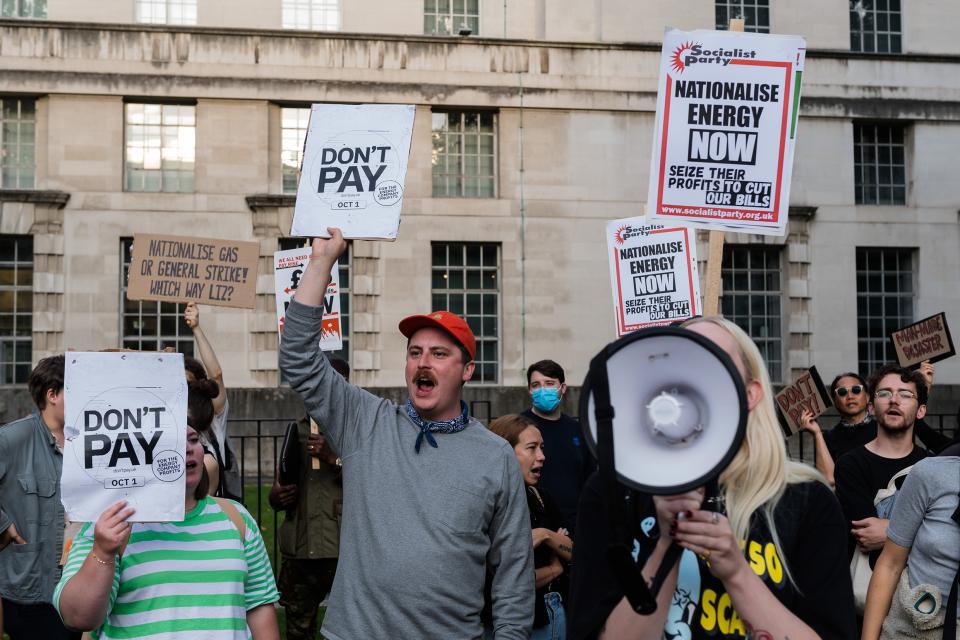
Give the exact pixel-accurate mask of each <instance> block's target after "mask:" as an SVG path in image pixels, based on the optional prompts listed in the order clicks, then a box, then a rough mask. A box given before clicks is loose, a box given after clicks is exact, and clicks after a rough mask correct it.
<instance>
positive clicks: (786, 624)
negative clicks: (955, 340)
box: [0, 229, 960, 640]
mask: <svg viewBox="0 0 960 640" xmlns="http://www.w3.org/2000/svg"><path fill="white" fill-rule="evenodd" d="M330 232H331V237H330V238H328V239H317V240H315V241H314V243H313V249H312V251H313V253H312V255H311V260H310V262H309V265H308V267H307V268H306V270H305V272H304V274H303V276H302V278H301V281H300V283H299V286H298V289H297V291H296V294H295V296H294V298H293V300H292V301H291V303H290V306H289V308H288V310H287V313H286V318H285V324H284V334H283V340H282V343H281V353H280V367H281V371H282V374H283V377H284V379H285V380H286V381H288V382H289V384H290V386H291V387H292V388H293V389H294V390H295V391H296V392H297V393H298V394H299V396H300V398H301V399H302V400H303V403H304V406H305V408H306V413H305V415H304V416H303V417H302V418H301V419H300V420H298V421H297V424H296V425H295V426H294V427H293V429H292V431H291V432H292V433H295V434H297V435H296V438H297V440H298V442H299V444H300V446H299V447H298V448H294V449H293V451H295V453H294V454H292V455H295V456H297V460H296V463H297V464H294V465H293V468H294V469H296V473H295V475H294V477H292V478H291V477H288V476H282V475H281V474H280V473H279V472H278V474H277V475H276V477H275V479H274V483H273V487H272V489H271V491H270V495H269V501H270V504H271V505H272V506H273V508H274V509H276V510H278V511H283V512H284V514H285V515H284V518H283V522H282V524H281V525H280V527H279V529H278V532H277V533H278V540H279V547H280V552H281V558H280V566H279V580H278V581H275V580H274V570H273V567H271V564H270V561H269V559H268V554H267V552H266V549H265V546H264V542H263V539H262V537H261V532H260V528H259V527H258V525H257V523H256V522H255V520H254V519H253V518H252V517H251V516H250V514H249V513H248V512H247V511H246V510H245V509H244V508H243V506H242V505H240V504H239V503H238V502H237V501H236V500H238V499H239V498H240V497H241V495H242V478H241V477H240V474H239V464H238V460H237V456H236V455H235V452H234V451H233V450H232V448H231V447H230V438H229V434H228V431H227V414H228V410H229V404H228V402H227V393H226V387H225V385H224V381H223V372H222V369H221V367H220V365H219V362H218V360H217V357H216V355H215V353H214V350H213V348H212V346H211V344H210V342H209V340H208V339H207V337H206V335H205V334H204V332H203V330H202V329H201V326H200V316H199V311H198V309H197V308H196V307H195V306H193V305H189V306H188V308H187V310H186V314H185V320H186V323H187V325H188V326H189V327H190V328H191V329H192V331H193V333H194V337H195V344H196V348H197V353H198V356H199V359H197V360H194V359H193V358H186V359H185V375H186V377H187V380H188V389H189V394H188V412H187V450H186V491H185V494H184V509H185V514H186V515H185V517H184V519H183V520H182V521H178V522H159V523H141V522H136V523H131V522H130V521H129V518H130V517H131V515H132V514H133V507H132V506H130V505H127V504H126V503H124V502H122V501H121V502H118V503H116V504H114V505H113V506H112V507H110V508H109V509H107V510H106V511H104V513H103V514H102V515H101V516H100V517H99V519H98V520H97V521H96V522H88V523H70V522H67V520H66V516H65V512H64V509H63V505H62V504H61V502H60V490H59V482H60V472H61V467H62V452H63V447H64V441H63V438H64V435H63V434H64V422H65V418H64V392H63V372H64V358H63V356H53V357H50V358H46V359H44V360H41V361H40V362H39V363H38V364H37V366H36V368H35V369H34V370H33V372H32V374H31V376H30V379H29V383H28V387H29V391H30V394H31V397H32V399H33V402H34V404H35V406H36V411H35V412H33V413H32V414H31V415H30V416H28V417H26V418H23V419H21V420H18V421H15V422H12V423H10V424H7V425H5V426H3V427H0V596H2V600H0V604H2V609H0V637H2V633H3V632H4V631H5V632H6V633H7V634H8V635H9V637H10V639H11V640H20V639H23V638H38V637H39V638H50V639H56V638H80V637H81V633H83V632H90V633H91V634H92V637H93V638H132V637H150V638H168V637H169V638H173V637H207V638H217V639H220V638H223V639H227V638H229V639H240V638H254V639H255V640H273V639H275V638H279V637H280V628H279V625H278V622H277V615H276V607H277V606H282V607H283V608H284V614H285V616H284V617H285V625H286V637H287V638H290V639H292V640H296V639H302V638H303V639H305V638H309V639H312V638H314V637H315V636H316V633H317V627H318V624H319V623H318V616H319V612H320V607H321V604H322V603H323V602H324V600H326V602H327V606H326V612H325V615H324V616H323V622H322V629H321V633H322V634H323V635H324V637H326V638H328V639H330V640H348V639H355V638H416V639H419V638H473V639H478V638H494V639H496V640H510V639H514V638H536V639H538V640H539V639H547V638H548V639H563V638H571V639H574V640H579V639H586V638H607V639H617V640H619V639H630V638H650V639H660V638H667V639H671V640H672V639H683V640H700V639H706V638H754V639H761V638H769V639H776V640H781V639H784V640H785V639H786V638H790V639H792V640H800V639H807V638H811V639H812V638H821V639H824V640H833V639H836V640H848V639H853V638H862V640H876V639H879V638H883V639H893V638H924V639H926V638H931V639H932V638H936V639H937V640H939V639H940V638H950V639H951V640H952V639H954V638H957V637H960V636H957V635H956V633H957V632H956V617H957V607H956V599H957V589H958V587H957V584H958V578H960V443H957V442H956V441H954V442H951V441H950V439H949V438H947V437H946V436H945V435H943V433H940V432H938V431H936V430H934V429H933V428H931V427H930V426H929V425H927V424H926V423H925V422H924V416H925V415H926V407H927V402H928V398H929V395H930V393H931V392H932V389H933V383H934V368H933V366H932V365H930V364H929V363H924V364H923V365H922V366H921V367H920V368H919V370H912V369H906V368H902V367H900V366H897V365H892V364H891V365H886V366H883V367H881V368H879V369H878V370H877V371H875V372H873V373H872V374H871V375H870V376H869V378H868V379H865V378H864V377H862V376H861V375H859V374H856V373H849V372H847V373H842V374H840V375H838V376H836V378H835V379H834V380H833V382H832V384H831V385H830V389H829V393H830V396H831V399H832V401H833V404H834V407H835V408H836V410H837V412H838V413H839V416H840V420H839V422H838V423H837V424H836V425H834V426H833V427H832V428H830V429H822V428H821V427H820V425H819V424H818V422H817V420H816V419H815V417H814V416H813V415H812V414H809V413H807V414H805V415H804V416H803V418H802V427H803V429H804V430H806V431H807V432H809V434H811V435H812V438H813V441H814V447H815V466H810V465H807V464H804V463H801V462H797V461H793V460H791V459H790V458H789V457H788V454H787V446H786V441H785V439H784V437H783V431H782V429H781V426H780V423H779V421H778V417H777V413H776V408H775V404H774V393H773V388H772V385H771V382H770V379H769V376H768V373H767V367H766V364H765V363H764V361H763V359H762V356H761V355H760V352H759V350H758V349H757V347H756V345H755V344H754V343H753V342H752V341H751V340H750V338H749V337H748V336H747V335H746V334H745V333H744V332H743V331H742V330H741V329H740V328H739V327H737V326H736V325H734V324H733V323H731V322H729V321H726V320H724V319H722V318H718V317H709V318H694V319H692V320H688V321H686V322H684V323H683V325H682V326H683V329H685V330H686V331H689V332H692V333H695V334H699V336H701V338H702V339H706V340H708V341H710V342H711V343H713V344H714V345H715V346H716V347H718V348H719V349H720V350H721V351H722V352H723V353H725V354H726V356H727V357H728V358H729V360H730V361H731V363H732V365H733V367H734V368H735V370H736V372H737V374H738V377H739V378H740V380H741V382H742V387H743V389H744V391H745V402H746V410H747V416H746V429H745V434H744V438H743V441H742V443H741V444H739V448H738V449H736V451H735V454H733V453H732V455H733V457H732V459H731V461H730V462H729V464H727V465H726V467H725V468H724V469H723V470H722V472H721V473H720V475H719V477H718V478H717V480H716V488H715V489H716V492H717V495H716V496H715V498H716V500H715V502H717V503H719V505H721V507H720V508H719V509H717V508H708V505H707V504H706V503H705V489H704V487H698V488H695V489H693V490H690V491H686V492H684V493H681V494H678V495H650V494H648V493H644V492H641V491H637V490H635V489H633V488H630V487H628V486H623V485H620V486H618V487H617V490H616V491H614V492H611V491H609V490H608V487H607V485H605V482H604V475H603V473H602V470H600V471H598V469H597V465H596V463H595V461H594V458H593V456H592V454H591V451H590V450H589V449H588V447H587V445H586V441H585V438H584V432H583V429H582V427H581V424H580V422H579V421H578V420H577V419H575V418H573V417H571V416H570V415H567V414H566V413H564V412H563V401H564V398H565V396H566V395H567V384H566V379H565V372H564V370H563V368H562V367H561V366H560V365H559V364H558V363H556V362H554V361H552V360H541V361H539V362H535V363H533V364H531V365H530V366H529V368H528V370H527V385H528V391H529V397H530V405H529V406H528V407H517V410H518V411H517V413H513V414H509V415H504V416H501V417H499V418H497V419H496V420H493V421H492V422H491V423H490V425H489V427H488V426H486V425H484V424H482V423H481V422H479V421H478V420H477V419H476V418H474V417H473V416H471V415H470V412H469V410H468V407H467V405H466V403H465V402H464V400H463V386H464V384H465V383H466V382H467V381H469V380H470V379H471V377H472V375H473V371H474V366H475V365H474V360H475V357H476V350H477V344H476V340H475V337H474V335H473V333H472V331H471V330H470V327H469V325H468V324H467V323H466V321H465V320H464V319H463V318H461V317H459V316H457V315H455V314H453V313H449V312H447V311H442V310H440V311H434V312H431V313H429V314H427V315H413V316H409V317H407V318H405V319H403V320H402V321H401V322H400V324H399V331H400V333H401V334H402V335H403V336H404V337H405V338H406V340H407V346H406V350H405V369H404V378H405V385H406V390H407V398H406V399H405V400H404V401H403V402H402V403H396V402H393V401H391V400H389V399H386V398H381V397H378V396H376V395H374V394H372V393H370V392H368V391H366V390H364V389H362V388H360V387H358V386H356V385H353V384H351V383H350V382H349V367H348V366H347V365H346V363H345V362H343V361H342V360H336V359H333V360H331V359H329V358H327V357H326V356H325V355H324V354H323V353H322V352H321V351H320V349H319V334H320V320H321V318H322V315H323V304H322V303H323V296H324V293H325V290H326V286H327V279H328V276H329V273H330V271H331V268H332V267H333V264H334V262H335V261H336V259H337V258H338V257H339V255H340V254H341V253H342V252H343V251H344V249H345V246H346V245H345V242H344V240H343V238H342V236H341V234H340V233H339V231H338V230H336V229H331V230H330ZM918 440H919V443H920V444H917V441H918ZM938 454H939V455H938ZM611 513H615V514H618V516H620V517H619V518H618V519H616V518H615V519H611V517H610V514H611ZM619 520H622V521H623V522H625V523H626V526H625V529H626V531H625V533H626V534H627V537H628V538H629V540H630V543H631V545H632V553H631V554H630V555H629V558H630V561H632V562H633V563H634V564H635V571H636V572H637V573H638V575H640V576H642V578H643V580H645V581H646V582H647V583H648V584H650V583H654V584H656V585H657V586H658V587H659V590H658V591H657V593H656V594H655V596H656V607H655V609H654V610H653V611H652V612H651V611H647V610H644V611H643V612H642V613H641V612H639V611H638V608H636V607H635V602H633V601H632V600H631V597H630V589H631V587H630V585H628V584H625V583H624V579H623V575H624V571H623V570H622V567H618V566H615V565H614V564H613V563H612V561H611V558H612V557H613V556H611V554H609V553H608V551H609V549H610V547H611V544H612V541H613V539H614V537H615V536H616V535H619V534H622V533H624V532H622V531H619V530H616V531H615V530H614V529H613V528H612V527H611V522H612V521H614V522H616V521H619ZM621 528H623V527H621Z"/></svg>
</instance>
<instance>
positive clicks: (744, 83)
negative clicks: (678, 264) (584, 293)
mask: <svg viewBox="0 0 960 640" xmlns="http://www.w3.org/2000/svg"><path fill="white" fill-rule="evenodd" d="M805 53H806V42H805V41H804V39H803V38H801V37H799V36H779V35H768V34H758V33H742V32H731V31H678V30H675V29H674V30H670V31H668V32H667V33H666V34H665V36H664V41H663V52H662V54H661V58H660V82H659V85H658V90H657V120H656V129H655V135H654V141H653V153H652V160H651V165H650V167H651V170H650V185H649V189H648V193H647V214H648V216H649V217H650V219H651V221H654V220H657V219H659V220H660V221H661V222H663V223H664V224H668V225H669V224H670V222H666V220H673V221H677V220H681V221H685V222H687V223H688V224H690V225H691V226H694V227H699V228H706V229H718V230H725V231H741V232H749V233H761V234H767V235H783V234H784V233H785V232H786V225H787V213H788V211H789V208H790V176H791V170H792V167H793V152H794V146H795V142H796V130H797V114H798V110H799V105H800V84H801V82H800V80H801V77H802V73H803V62H804V54H805Z"/></svg>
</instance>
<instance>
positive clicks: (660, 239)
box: [607, 217, 702, 337]
mask: <svg viewBox="0 0 960 640" xmlns="http://www.w3.org/2000/svg"><path fill="white" fill-rule="evenodd" d="M607 253H608V255H609V256H610V286H611V287H612V289H613V307H614V315H615V317H616V326H617V337H620V336H623V335H625V334H627V333H630V332H632V331H636V330H637V329H642V328H644V327H653V326H658V325H664V324H670V323H672V322H676V321H677V320H685V319H687V318H691V317H693V316H695V315H698V314H700V313H702V312H701V310H700V277H699V276H698V275H697V242H696V236H695V235H694V233H693V231H692V230H691V229H688V228H687V227H686V226H684V225H682V224H676V223H671V224H668V225H663V224H651V223H649V222H647V220H646V219H645V218H643V217H637V218H624V219H622V220H612V221H610V222H608V223H607Z"/></svg>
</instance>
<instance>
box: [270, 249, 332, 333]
mask: <svg viewBox="0 0 960 640" xmlns="http://www.w3.org/2000/svg"><path fill="white" fill-rule="evenodd" d="M311 251H312V249H311V248H310V247H303V248H302V249H289V250H287V251H277V252H276V253H274V254H273V278H274V284H275V286H276V294H277V326H278V327H279V330H280V335H281V336H282V335H283V318H284V317H285V316H286V313H287V307H288V306H289V305H290V298H292V297H293V292H294V291H296V290H297V286H298V285H299V284H300V278H301V277H303V272H304V271H306V269H307V265H308V264H310V252H311ZM320 348H321V349H322V350H324V351H339V350H340V349H342V348H343V334H342V332H341V330H340V265H339V263H338V262H334V263H333V269H332V270H331V271H330V283H329V284H328V285H327V292H326V293H325V294H324V296H323V319H322V320H321V321H320Z"/></svg>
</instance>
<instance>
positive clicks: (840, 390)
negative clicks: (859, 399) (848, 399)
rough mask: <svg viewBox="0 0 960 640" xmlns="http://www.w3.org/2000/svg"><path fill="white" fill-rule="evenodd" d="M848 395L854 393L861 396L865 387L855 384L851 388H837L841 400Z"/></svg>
mask: <svg viewBox="0 0 960 640" xmlns="http://www.w3.org/2000/svg"><path fill="white" fill-rule="evenodd" d="M848 393H852V394H853V395H855V396H858V395H860V394H861V393H863V385H861V384H853V385H850V386H849V387H837V395H838V396H840V397H841V398H843V397H844V396H846V395H847V394H848Z"/></svg>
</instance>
